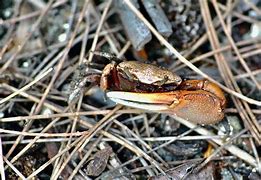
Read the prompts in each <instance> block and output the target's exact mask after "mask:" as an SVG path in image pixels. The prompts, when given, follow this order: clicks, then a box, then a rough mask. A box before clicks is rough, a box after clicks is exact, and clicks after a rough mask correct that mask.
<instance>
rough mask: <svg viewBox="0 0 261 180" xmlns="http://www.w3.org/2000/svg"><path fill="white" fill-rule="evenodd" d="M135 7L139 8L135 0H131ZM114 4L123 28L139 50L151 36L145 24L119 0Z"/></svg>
mask: <svg viewBox="0 0 261 180" xmlns="http://www.w3.org/2000/svg"><path fill="white" fill-rule="evenodd" d="M132 3H133V4H134V5H135V7H136V8H139V5H138V2H137V0H132ZM114 4H115V6H116V7H117V11H118V13H119V14H120V18H121V21H122V24H123V26H124V29H125V30H126V33H127V35H128V37H129V39H130V41H131V43H132V45H133V47H134V48H135V49H136V50H141V49H142V48H143V46H144V45H145V44H146V43H148V42H149V41H150V40H151V38H152V36H151V33H150V31H149V29H148V28H147V27H146V25H145V24H144V23H143V22H142V21H141V20H140V19H138V18H137V17H136V15H135V14H134V13H133V12H132V11H131V10H130V9H129V8H128V6H127V5H126V4H125V3H124V2H123V1H121V0H117V1H115V3H114Z"/></svg>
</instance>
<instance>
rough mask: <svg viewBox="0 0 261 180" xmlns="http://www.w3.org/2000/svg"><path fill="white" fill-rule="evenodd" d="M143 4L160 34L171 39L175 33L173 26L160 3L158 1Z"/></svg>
mask: <svg viewBox="0 0 261 180" xmlns="http://www.w3.org/2000/svg"><path fill="white" fill-rule="evenodd" d="M142 2H143V5H144V7H145V9H146V11H147V13H148V14H149V16H150V18H151V20H152V22H153V23H154V25H155V26H156V28H157V30H158V31H159V33H160V34H161V35H163V36H165V37H169V36H170V35H171V34H172V32H173V31H172V28H171V24H170V22H169V20H168V18H167V16H166V14H165V13H164V11H163V10H162V8H161V7H160V5H159V4H158V2H157V1H156V0H146V1H142Z"/></svg>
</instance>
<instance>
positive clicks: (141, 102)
mask: <svg viewBox="0 0 261 180" xmlns="http://www.w3.org/2000/svg"><path fill="white" fill-rule="evenodd" d="M93 53H94V54H95V55H98V56H103V57H105V58H108V59H110V60H112V63H110V64H107V65H106V66H105V68H104V69H103V71H102V74H101V77H100V83H99V85H100V87H101V89H103V90H104V91H105V92H106V95H107V97H108V98H110V99H111V100H112V101H114V102H116V103H119V104H122V105H126V106H130V107H134V108H140V109H144V110H149V111H154V112H159V113H169V114H174V115H176V116H179V117H181V118H183V119H186V120H188V121H191V122H193V123H196V124H214V123H217V122H219V121H221V120H222V119H223V118H224V108H225V104H226V98H225V96H224V94H223V92H222V90H221V89H220V88H219V87H218V86H217V85H216V84H214V83H212V82H210V81H208V80H182V79H181V77H179V76H178V75H177V74H175V73H173V72H171V71H169V70H167V69H164V68H161V67H158V66H155V65H152V64H146V63H142V62H138V61H124V62H120V63H118V64H117V63H116V62H114V61H113V60H114V59H115V58H116V57H115V56H113V55H111V54H109V53H104V52H93Z"/></svg>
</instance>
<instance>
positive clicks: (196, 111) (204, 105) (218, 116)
mask: <svg viewBox="0 0 261 180" xmlns="http://www.w3.org/2000/svg"><path fill="white" fill-rule="evenodd" d="M107 96H108V97H109V98H110V99H112V100H113V101H115V102H117V103H120V104H123V105H126V106H131V107H135V108H140V109H144V110H149V111H155V112H159V113H169V114H174V115H177V116H179V117H181V118H184V119H186V120H189V121H191V122H194V123H197V124H214V123H216V122H219V121H221V120H222V119H223V117H224V111H223V106H222V101H221V100H220V98H219V97H217V96H215V95H214V94H213V93H211V92H208V91H204V90H195V91H187V90H179V91H171V92H163V93H135V92H120V91H118V92H117V91H111V92H108V93H107Z"/></svg>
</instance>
